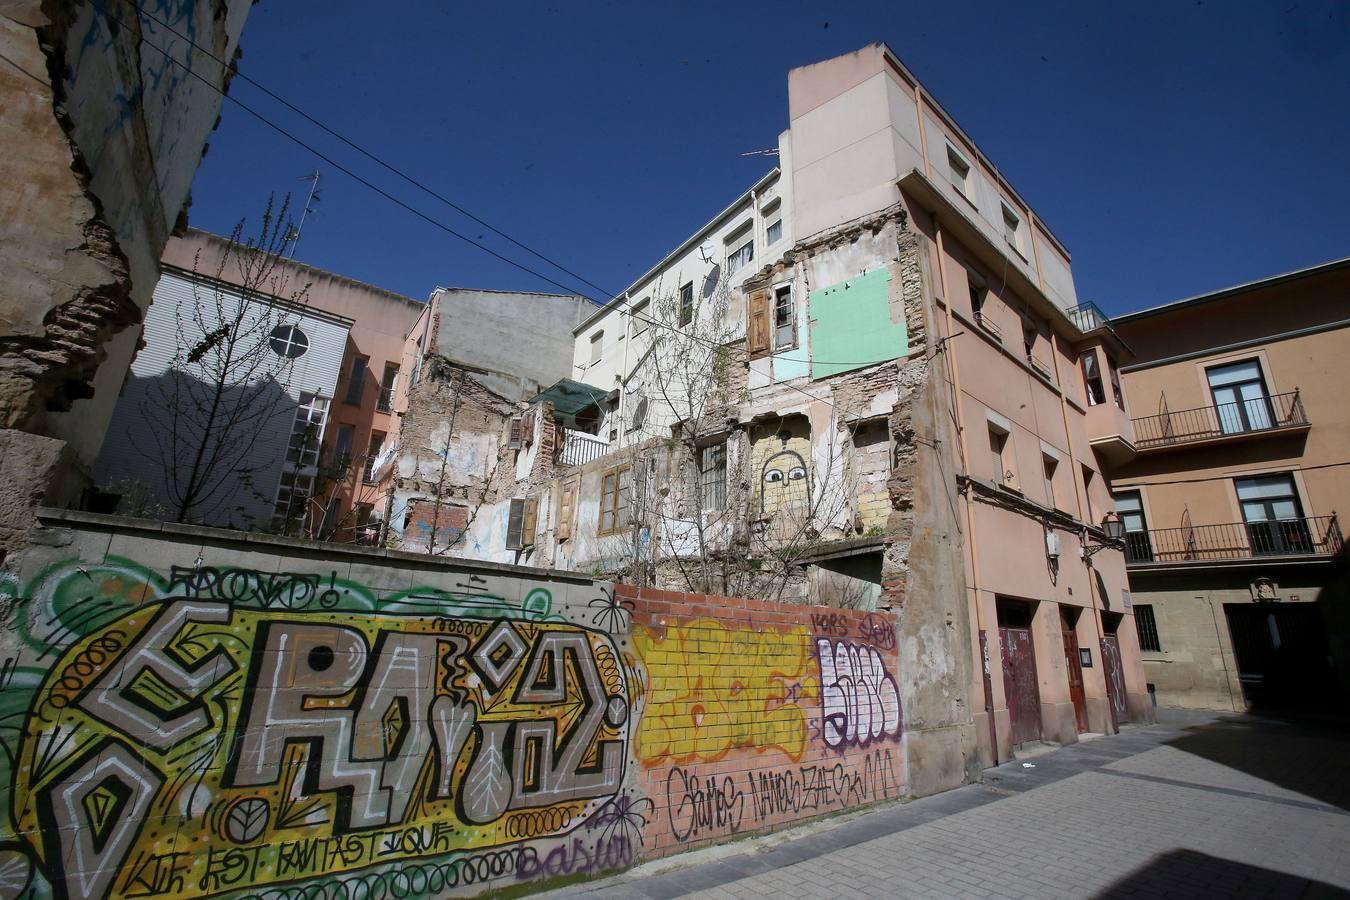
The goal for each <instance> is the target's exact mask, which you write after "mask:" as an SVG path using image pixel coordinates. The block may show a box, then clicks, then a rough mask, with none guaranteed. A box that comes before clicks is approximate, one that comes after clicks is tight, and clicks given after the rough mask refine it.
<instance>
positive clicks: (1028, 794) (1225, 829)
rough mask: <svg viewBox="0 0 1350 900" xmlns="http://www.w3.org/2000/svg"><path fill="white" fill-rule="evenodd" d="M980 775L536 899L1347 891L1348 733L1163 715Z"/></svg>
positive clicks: (1276, 894) (1212, 717)
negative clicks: (901, 801)
mask: <svg viewBox="0 0 1350 900" xmlns="http://www.w3.org/2000/svg"><path fill="white" fill-rule="evenodd" d="M1161 718H1162V722H1160V724H1158V725H1152V726H1146V727H1140V728H1130V729H1127V730H1125V731H1123V732H1122V733H1121V734H1119V735H1116V736H1114V737H1109V738H1103V739H1100V740H1096V741H1091V742H1085V743H1081V744H1076V745H1073V746H1071V747H1066V748H1064V749H1061V750H1055V751H1053V752H1051V753H1048V754H1045V755H1042V756H1038V757H1036V758H1034V759H1031V760H1029V762H1031V763H1033V764H1034V766H1035V767H1034V768H1025V767H1024V766H1023V765H1022V763H1021V762H1013V763H1010V764H1007V765H1004V766H1000V767H999V768H997V769H993V770H990V771H989V772H987V773H986V780H985V783H984V784H979V785H968V786H966V787H963V788H960V789H957V790H954V791H949V792H947V793H944V794H939V795H937V796H934V797H926V798H924V799H922V800H917V801H915V802H913V803H908V804H905V805H902V806H894V807H890V808H887V809H881V810H878V811H876V812H870V813H865V814H862V815H859V816H857V817H855V818H852V819H849V820H846V821H843V822H840V823H837V824H830V825H828V826H827V827H825V828H820V827H819V826H816V827H814V828H812V826H807V828H806V829H803V830H802V832H801V833H802V835H803V836H801V837H799V838H795V839H794V838H793V837H792V836H791V835H792V833H791V832H788V833H787V839H784V835H775V836H771V837H769V838H761V839H756V840H752V841H746V842H744V843H741V844H736V845H733V846H731V847H725V846H724V847H720V848H711V849H707V850H702V851H697V852H695V853H691V854H686V855H684V856H680V857H673V858H671V859H666V860H659V861H656V862H653V863H648V864H645V865H642V866H639V867H637V868H635V869H633V870H631V871H629V872H627V873H625V874H623V875H620V876H617V877H613V878H609V879H604V880H601V881H595V882H590V883H587V884H585V885H576V886H572V887H570V888H567V889H563V890H559V891H554V892H551V893H549V894H547V895H545V896H548V897H624V898H628V897H634V898H653V900H656V898H669V897H686V896H688V897H697V898H709V900H711V898H754V900H759V898H763V897H774V898H776V900H790V898H806V897H821V898H840V897H1008V898H1013V897H1037V898H1039V897H1097V896H1102V897H1155V896H1168V897H1350V731H1347V730H1346V729H1345V727H1344V725H1337V724H1321V725H1318V724H1310V723H1307V722H1283V721H1278V720H1272V719H1257V718H1252V717H1247V716H1219V715H1216V714H1206V713H1187V712H1181V711H1167V710H1164V711H1162V716H1161Z"/></svg>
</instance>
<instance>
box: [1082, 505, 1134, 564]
mask: <svg viewBox="0 0 1350 900" xmlns="http://www.w3.org/2000/svg"><path fill="white" fill-rule="evenodd" d="M1102 531H1104V532H1106V543H1104V544H1089V543H1088V536H1087V530H1086V529H1084V531H1083V559H1088V558H1090V557H1091V556H1092V554H1094V553H1097V552H1098V551H1101V550H1106V549H1107V548H1111V549H1114V550H1120V549H1122V543H1121V542H1122V540H1123V539H1124V537H1125V523H1124V522H1122V521H1120V517H1119V516H1117V515H1116V514H1115V513H1114V512H1109V513H1107V514H1106V515H1105V516H1103V517H1102Z"/></svg>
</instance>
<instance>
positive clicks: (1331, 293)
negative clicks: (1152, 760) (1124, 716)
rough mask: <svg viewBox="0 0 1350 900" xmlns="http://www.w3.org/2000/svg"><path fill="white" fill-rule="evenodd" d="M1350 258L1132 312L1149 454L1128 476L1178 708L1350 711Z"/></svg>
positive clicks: (1128, 502)
mask: <svg viewBox="0 0 1350 900" xmlns="http://www.w3.org/2000/svg"><path fill="white" fill-rule="evenodd" d="M1347 300H1350V259H1346V260H1339V261H1336V262H1331V263H1327V264H1325V265H1319V266H1313V267H1311V268H1307V269H1303V270H1301V271H1297V272H1292V273H1289V274H1286V275H1279V276H1276V277H1273V278H1268V279H1264V280H1262V281H1257V282H1254V283H1251V284H1244V285H1240V286H1237V287H1233V288H1228V289H1225V290H1221V291H1215V292H1213V293H1210V294H1205V295H1202V296H1199V297H1193V298H1190V299H1187V300H1180V301H1177V302H1175V303H1171V304H1168V305H1165V306H1161V307H1157V308H1155V309H1148V310H1144V311H1141V312H1138V313H1132V314H1130V315H1126V316H1122V317H1120V318H1117V319H1115V320H1114V322H1113V325H1114V327H1115V328H1116V330H1117V332H1118V333H1119V334H1120V336H1121V337H1122V338H1124V340H1125V341H1126V343H1128V344H1129V345H1130V347H1131V348H1132V349H1133V350H1134V352H1135V354H1136V356H1135V360H1134V361H1133V362H1132V363H1130V364H1129V365H1127V366H1125V367H1124V368H1123V370H1122V374H1123V380H1124V385H1125V391H1126V397H1127V401H1128V402H1127V408H1128V410H1129V412H1130V415H1131V416H1133V417H1134V419H1133V428H1134V434H1135V445H1136V449H1137V455H1136V456H1135V458H1134V460H1133V461H1131V462H1129V463H1127V464H1124V465H1121V466H1118V467H1116V468H1115V469H1113V470H1112V472H1111V488H1112V492H1113V494H1114V500H1115V504H1116V508H1117V510H1119V512H1120V515H1121V518H1122V519H1123V520H1124V522H1125V525H1126V561H1127V564H1128V570H1129V580H1130V588H1131V592H1132V595H1133V603H1134V608H1135V618H1136V622H1137V624H1138V626H1139V638H1140V641H1141V644H1142V654H1143V664H1144V670H1145V673H1146V675H1147V678H1148V683H1149V685H1150V689H1151V690H1152V691H1154V692H1155V694H1156V696H1157V700H1158V702H1159V703H1161V704H1165V705H1169V706H1185V707H1204V708H1216V709H1234V710H1243V709H1246V708H1249V707H1291V706H1292V707H1312V708H1320V707H1325V706H1327V705H1331V704H1336V703H1343V702H1344V698H1345V696H1346V695H1347V692H1346V689H1347V687H1350V683H1348V682H1347V671H1348V670H1350V643H1348V642H1347V641H1348V638H1347V630H1348V629H1347V622H1346V611H1345V604H1346V602H1347V599H1346V588H1345V579H1346V569H1345V559H1344V551H1343V542H1342V523H1341V516H1342V515H1343V514H1344V513H1345V512H1346V511H1347V510H1350V405H1347V403H1346V396H1347V392H1350V374H1348V373H1347V369H1346V366H1345V359H1346V356H1347V353H1350V318H1348V317H1347V315H1348V314H1350V304H1348V303H1347Z"/></svg>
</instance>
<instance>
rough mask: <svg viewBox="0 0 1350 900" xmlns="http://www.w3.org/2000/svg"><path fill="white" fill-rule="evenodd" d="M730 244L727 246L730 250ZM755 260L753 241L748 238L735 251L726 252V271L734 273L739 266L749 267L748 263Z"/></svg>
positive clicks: (751, 238)
mask: <svg viewBox="0 0 1350 900" xmlns="http://www.w3.org/2000/svg"><path fill="white" fill-rule="evenodd" d="M730 246H731V245H730V244H728V245H727V247H728V248H730ZM754 258H755V239H754V237H750V238H749V239H748V240H747V241H746V242H745V243H743V244H741V245H740V246H739V247H737V248H736V249H734V250H732V249H728V250H727V271H728V272H735V271H736V270H737V269H739V268H740V267H741V266H748V265H750V261H751V260H753V259H754Z"/></svg>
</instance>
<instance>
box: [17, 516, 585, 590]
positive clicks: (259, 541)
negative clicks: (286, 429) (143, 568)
mask: <svg viewBox="0 0 1350 900" xmlns="http://www.w3.org/2000/svg"><path fill="white" fill-rule="evenodd" d="M37 519H38V522H39V523H40V524H41V525H45V526H49V527H61V526H79V527H83V528H88V529H92V530H105V531H115V532H120V533H123V534H128V533H139V534H154V535H163V536H164V537H165V538H167V539H170V540H171V539H173V538H174V537H183V538H200V539H206V540H212V541H221V542H226V543H239V544H248V545H253V546H254V547H256V549H258V550H263V551H265V549H266V548H275V552H277V553H283V552H286V551H300V552H302V553H307V554H328V555H335V556H349V557H360V558H361V559H362V560H365V561H369V560H375V559H384V560H389V561H390V562H391V563H394V564H397V563H416V564H417V565H420V566H426V565H431V566H437V567H442V568H447V569H472V570H475V571H482V572H491V573H494V574H500V573H506V574H513V575H519V576H522V577H527V578H535V579H540V580H544V579H547V580H551V581H572V582H578V583H582V582H584V583H586V584H592V583H595V582H596V581H598V580H602V579H596V578H592V577H591V576H589V575H587V574H585V573H583V572H570V571H566V570H563V569H543V568H536V567H534V566H518V565H513V564H511V563H498V562H484V561H482V560H477V559H463V558H461V557H457V556H433V555H430V554H426V553H409V552H408V551H406V550H387V549H384V548H383V547H363V546H359V545H356V544H333V543H328V542H325V541H312V540H309V539H307V538H293V537H283V536H280V535H275V534H263V533H260V532H253V531H235V530H232V529H229V528H210V527H207V526H204V525H183V524H180V523H177V522H160V521H157V520H154V519H135V518H131V517H130V516H109V515H104V514H102V513H91V512H84V511H83V510H73V509H56V508H53V507H40V508H39V509H38V510H37Z"/></svg>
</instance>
